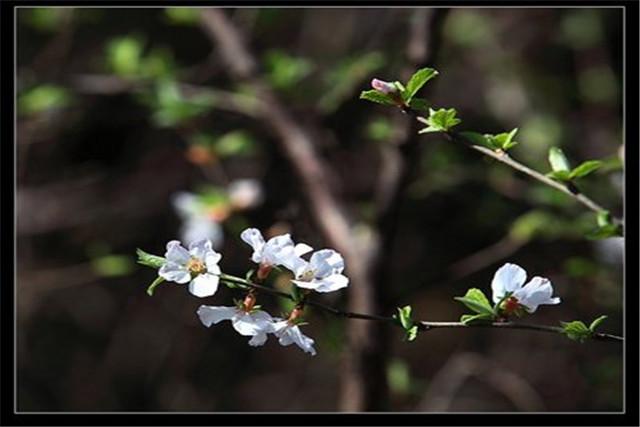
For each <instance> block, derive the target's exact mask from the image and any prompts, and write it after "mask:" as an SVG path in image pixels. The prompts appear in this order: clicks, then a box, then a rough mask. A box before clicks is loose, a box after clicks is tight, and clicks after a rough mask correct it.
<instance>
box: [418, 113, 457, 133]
mask: <svg viewBox="0 0 640 427" xmlns="http://www.w3.org/2000/svg"><path fill="white" fill-rule="evenodd" d="M456 114H457V111H456V110H455V108H449V109H448V110H447V109H444V108H441V109H439V110H437V111H436V110H433V109H432V108H429V117H428V118H427V119H426V120H425V123H426V124H427V125H429V126H428V127H426V128H424V129H422V130H420V131H419V132H418V133H428V132H447V131H449V129H451V128H452V127H454V126H456V125H457V124H459V123H461V120H460V119H459V118H457V117H456Z"/></svg>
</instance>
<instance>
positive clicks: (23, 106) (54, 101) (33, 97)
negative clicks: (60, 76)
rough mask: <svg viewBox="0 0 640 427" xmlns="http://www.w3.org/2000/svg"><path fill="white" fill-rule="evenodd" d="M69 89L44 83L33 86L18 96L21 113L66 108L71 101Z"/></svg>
mask: <svg viewBox="0 0 640 427" xmlns="http://www.w3.org/2000/svg"><path fill="white" fill-rule="evenodd" d="M71 100H72V97H71V95H70V93H69V91H68V90H67V89H65V88H63V87H60V86H55V85H49V84H44V85H40V86H36V87H33V88H31V89H29V90H27V91H26V92H24V93H22V94H20V96H19V97H18V111H19V112H20V114H26V115H31V114H37V113H41V112H44V111H49V110H54V109H59V108H65V107H67V106H68V105H69V103H70V102H71Z"/></svg>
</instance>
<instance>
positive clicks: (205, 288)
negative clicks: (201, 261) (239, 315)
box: [189, 273, 220, 298]
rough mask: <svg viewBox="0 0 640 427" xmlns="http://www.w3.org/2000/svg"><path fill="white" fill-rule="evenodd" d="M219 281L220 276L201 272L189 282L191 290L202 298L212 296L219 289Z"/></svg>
mask: <svg viewBox="0 0 640 427" xmlns="http://www.w3.org/2000/svg"><path fill="white" fill-rule="evenodd" d="M219 281H220V277H218V276H216V275H214V274H209V273H204V274H199V275H198V276H196V278H195V279H193V280H192V281H191V283H189V292H191V293H192V294H193V295H195V296H197V297H200V298H204V297H210V296H211V295H213V294H215V293H216V292H217V291H218V282H219Z"/></svg>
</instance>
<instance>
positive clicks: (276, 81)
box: [265, 50, 313, 89]
mask: <svg viewBox="0 0 640 427" xmlns="http://www.w3.org/2000/svg"><path fill="white" fill-rule="evenodd" d="M265 62H266V68H267V79H268V80H269V82H270V83H271V84H272V85H273V87H275V88H277V89H291V88H293V87H295V85H296V84H297V83H298V82H300V81H301V80H302V79H304V78H305V77H306V76H307V75H309V73H310V72H311V71H312V70H313V64H312V63H311V61H309V60H308V59H305V58H297V57H293V56H291V55H289V54H288V53H286V52H284V51H281V50H270V51H269V52H267V53H266V55H265Z"/></svg>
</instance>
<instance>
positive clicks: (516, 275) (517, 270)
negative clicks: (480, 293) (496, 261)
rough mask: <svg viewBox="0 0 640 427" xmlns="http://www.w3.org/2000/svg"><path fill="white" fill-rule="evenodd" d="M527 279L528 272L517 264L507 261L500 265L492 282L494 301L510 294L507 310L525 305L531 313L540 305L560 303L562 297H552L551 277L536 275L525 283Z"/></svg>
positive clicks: (506, 301) (506, 303) (506, 304)
mask: <svg viewBox="0 0 640 427" xmlns="http://www.w3.org/2000/svg"><path fill="white" fill-rule="evenodd" d="M526 279H527V272H526V271H525V270H524V269H523V268H522V267H520V266H518V265H516V264H510V263H507V264H505V265H503V266H502V267H500V268H499V269H498V270H497V271H496V274H495V275H494V276H493V281H492V282H491V290H492V293H493V302H494V303H497V302H499V301H500V300H501V299H502V298H503V297H504V296H505V295H507V294H510V297H509V298H507V299H506V300H505V307H506V308H507V311H514V310H515V309H516V308H517V307H519V306H524V307H525V308H526V309H527V311H528V312H529V313H533V312H535V311H536V310H537V309H538V306H539V305H543V304H550V305H553V304H559V303H560V298H558V297H553V298H552V295H553V287H552V286H551V282H550V281H549V279H545V278H544V277H539V276H536V277H534V278H533V279H531V281H529V283H527V284H526V285H525V284H524V282H525V280H526ZM523 285H524V286H523Z"/></svg>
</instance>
